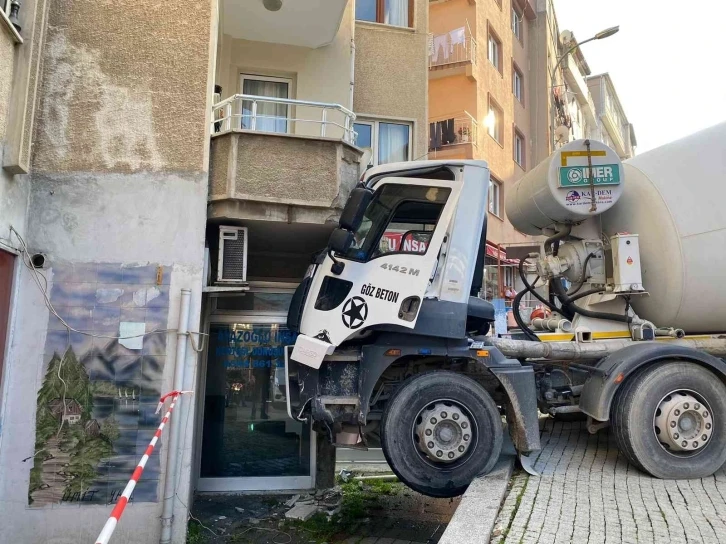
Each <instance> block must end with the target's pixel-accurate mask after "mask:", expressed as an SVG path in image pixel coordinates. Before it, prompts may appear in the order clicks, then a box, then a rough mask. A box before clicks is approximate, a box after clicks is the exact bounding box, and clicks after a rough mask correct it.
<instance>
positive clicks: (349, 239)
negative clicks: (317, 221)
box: [328, 229, 353, 253]
mask: <svg viewBox="0 0 726 544" xmlns="http://www.w3.org/2000/svg"><path fill="white" fill-rule="evenodd" d="M351 245H353V233H352V232H350V231H349V230H345V229H335V230H334V231H333V233H332V234H331V235H330V241H329V242H328V247H329V248H330V249H331V250H332V251H334V252H335V253H345V252H346V251H348V249H349V248H350V246H351Z"/></svg>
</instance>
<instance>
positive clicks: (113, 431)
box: [0, 0, 428, 544]
mask: <svg viewBox="0 0 726 544" xmlns="http://www.w3.org/2000/svg"><path fill="white" fill-rule="evenodd" d="M272 4H274V3H272ZM272 4H271V3H269V2H264V3H263V2H262V1H254V2H252V1H249V2H248V1H245V2H242V1H237V0H203V1H201V2H192V3H180V2H178V1H176V0H153V1H152V0H116V1H114V2H98V1H96V0H73V1H70V0H57V1H55V2H51V1H49V0H23V2H21V3H20V6H19V11H18V13H17V20H13V21H11V20H10V6H11V3H10V2H3V1H2V0H0V161H1V162H0V167H1V168H0V542H6V541H16V542H23V543H29V544H36V543H37V544H41V543H45V542H47V541H48V535H49V534H52V535H53V538H58V539H59V540H60V539H65V541H68V542H92V541H93V539H94V538H95V537H96V536H97V533H98V531H99V530H100V528H101V527H102V525H103V523H104V522H105V520H106V518H107V516H108V513H109V508H108V504H109V503H111V502H113V501H115V500H116V499H117V498H118V497H119V496H120V494H121V492H122V490H123V488H124V485H125V483H126V481H127V480H128V478H129V476H130V475H131V473H132V471H133V469H134V467H135V465H136V463H137V462H138V459H139V458H140V457H141V455H142V454H143V452H144V451H145V449H146V446H147V445H148V443H149V441H150V440H151V438H152V436H153V434H154V431H155V429H156V426H157V425H158V423H159V416H157V415H156V414H155V413H154V412H155V409H156V403H157V402H158V399H159V396H160V395H161V394H162V393H165V392H168V391H170V390H171V389H172V384H173V383H174V374H175V372H176V371H177V370H179V372H180V373H181V371H182V370H181V369H183V373H184V388H185V389H193V390H195V392H196V394H195V395H194V396H193V397H185V398H183V399H182V400H181V401H180V403H179V407H178V409H177V411H175V416H176V417H178V418H179V419H180V421H181V425H182V429H181V431H180V437H181V440H182V443H181V444H180V449H179V450H178V451H175V452H170V451H168V448H167V446H168V443H169V441H168V439H167V437H166V436H165V437H164V438H163V439H162V441H161V442H160V444H159V445H158V446H157V448H156V450H155V451H154V454H153V455H152V457H151V458H150V459H149V462H148V463H147V465H146V469H145V470H144V474H143V477H142V479H141V480H140V481H139V483H138V485H137V487H136V488H135V491H134V494H133V496H132V502H133V503H135V504H143V508H128V509H127V510H126V512H125V514H124V517H123V519H122V522H121V523H120V524H119V525H118V527H117V529H116V533H115V535H114V539H115V540H116V541H118V542H125V543H129V544H146V543H151V542H158V541H159V540H160V538H162V536H163V538H164V539H165V542H170V541H173V542H183V541H184V540H185V533H186V523H185V520H186V519H187V514H188V506H189V505H191V504H192V501H193V492H194V491H195V490H218V491H235V492H236V491H244V490H250V489H276V488H277V489H280V488H285V489H292V488H311V487H314V486H315V485H316V484H320V483H321V479H320V477H319V475H318V473H317V471H318V469H319V468H320V467H321V466H322V467H323V468H325V467H326V466H327V469H328V470H327V471H325V470H322V469H321V470H320V473H321V475H322V474H327V475H332V472H331V471H332V467H331V464H330V463H331V459H332V458H331V457H330V456H329V453H330V452H329V450H328V452H327V454H326V453H324V452H323V453H321V452H322V450H321V449H320V447H321V446H319V445H318V438H317V437H316V436H315V434H314V433H312V432H311V430H310V427H309V426H308V425H304V424H302V423H301V422H297V421H292V420H291V419H289V418H288V417H287V414H286V410H285V398H284V397H285V394H286V391H285V387H284V368H283V365H284V356H283V346H284V345H286V344H290V343H292V342H294V337H293V335H292V334H291V333H290V332H289V331H287V330H286V329H285V316H286V313H287V309H288V305H289V301H290V298H291V296H292V292H293V291H294V289H295V287H296V285H297V284H298V283H299V282H300V281H301V279H302V278H303V276H304V274H305V270H306V268H307V265H308V261H309V258H310V253H312V252H313V251H317V250H319V249H320V248H321V247H323V246H324V245H325V243H326V241H327V238H328V236H329V234H330V232H331V231H332V229H333V227H334V225H335V221H336V219H337V217H338V215H339V214H340V211H341V208H342V206H343V204H344V202H345V200H346V198H347V196H348V194H349V192H350V190H351V189H352V188H353V187H354V186H355V184H356V183H357V180H358V179H359V176H360V173H361V169H362V168H365V167H366V166H368V164H371V165H377V164H384V163H387V162H392V161H407V160H413V159H417V158H422V157H423V156H425V155H426V152H427V134H428V126H427V102H428V95H427V81H428V77H427V63H426V48H427V30H428V2H427V0H387V2H386V5H387V6H388V8H387V9H383V8H382V5H383V3H382V2H376V1H373V0H326V1H325V2H320V1H319V0H294V1H293V0H282V5H281V7H280V9H279V10H276V11H275V10H271V9H268V7H269V6H271V5H272ZM13 5H14V6H16V7H17V4H16V3H13ZM13 23H15V24H13ZM16 25H17V26H16ZM390 66H396V67H397V68H396V70H391V69H390ZM3 83H4V84H3ZM215 86H216V90H217V91H218V92H217V95H216V96H215ZM366 152H367V153H366ZM221 227H229V228H231V229H237V232H238V233H240V232H245V233H246V234H245V235H244V236H242V237H240V238H239V239H237V240H235V242H237V243H236V245H234V244H233V245H234V248H236V249H237V250H238V251H244V253H238V257H240V259H239V260H238V261H235V260H233V261H231V262H230V266H231V267H232V269H234V271H235V274H239V275H238V276H235V277H233V278H231V280H232V281H231V282H229V280H230V278H227V277H225V270H224V263H223V265H222V267H221V268H222V269H221V270H218V268H219V267H218V262H220V261H224V259H222V255H220V249H222V248H221V247H220V233H221V232H222V229H221ZM242 229H244V230H242ZM26 247H27V249H28V252H29V254H31V255H32V254H38V255H39V259H41V258H42V261H43V262H42V265H40V264H39V268H38V269H36V270H31V269H29V268H27V267H25V266H23V262H24V260H25V262H27V260H28V259H27V257H28V256H27V255H26V256H23V252H24V251H25V248H26ZM205 253H206V256H205ZM229 255H231V254H230V253H228V256H229ZM242 257H244V258H242ZM38 262H40V261H38ZM205 262H206V266H205ZM237 265H239V266H237ZM236 266H237V268H235V267H236ZM41 276H42V277H41ZM183 288H184V289H191V291H192V297H191V310H190V320H189V329H190V330H191V331H200V332H204V333H210V336H209V339H208V340H209V341H208V342H204V343H203V344H202V348H203V352H202V353H201V354H200V355H197V352H196V351H194V349H192V348H195V347H196V348H198V347H199V345H200V342H199V337H198V336H196V337H194V341H195V344H194V345H192V343H191V342H189V345H188V346H187V347H188V349H187V356H186V359H184V360H183V361H177V360H176V345H177V340H178V338H177V335H176V334H175V333H174V332H173V331H174V329H176V328H177V326H178V323H179V313H180V301H181V290H182V289H183ZM46 297H47V299H46ZM11 300H12V304H11ZM49 306H52V310H51V308H49ZM56 313H57V314H58V315H59V316H61V318H62V319H63V321H61V320H59V319H58V318H57V317H56V315H55V314H56ZM64 322H65V323H67V324H68V325H70V327H72V328H73V330H69V329H68V328H66V326H65V324H64ZM79 331H80V332H79ZM122 331H140V332H135V333H134V334H132V336H133V335H137V334H141V335H142V336H141V337H138V336H137V337H136V338H135V339H134V340H131V339H128V341H127V340H123V341H118V340H116V339H114V337H116V336H122V335H123V334H122ZM155 331H156V332H155ZM158 331H170V332H158ZM125 334H129V333H128V332H126V333H125ZM39 376H41V377H42V379H38V377H39ZM59 399H60V400H61V401H62V399H65V401H66V402H65V403H62V402H60V403H59V402H58V400H59ZM60 423H63V424H62V425H61V424H60ZM172 426H173V425H172ZM253 430H254V432H253ZM231 438H233V439H234V440H231ZM326 455H328V456H327V457H326ZM24 459H28V460H27V461H26V462H25V463H24V462H23V460H24ZM30 459H32V461H30ZM170 459H172V460H173V459H178V461H179V463H178V464H177V466H178V467H181V468H180V471H179V473H178V474H179V476H178V481H177V483H176V485H177V487H176V490H175V494H174V495H165V494H164V487H165V484H166V481H165V477H164V476H165V473H166V472H165V471H166V469H167V467H168V462H169V460H170ZM326 463H327V464H326ZM326 477H327V476H326ZM322 483H324V482H322ZM165 496H168V497H170V500H167V501H166V505H167V507H169V508H170V510H169V509H167V510H166V513H165V510H164V497H165ZM174 497H176V498H178V499H179V500H175V499H174ZM59 506H62V508H59ZM71 508H73V509H72V510H71ZM71 512H72V514H71ZM170 512H171V514H170ZM160 518H164V519H163V520H162V519H160ZM169 528H171V529H169ZM169 531H170V532H169Z"/></svg>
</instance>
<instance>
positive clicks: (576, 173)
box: [567, 168, 582, 183]
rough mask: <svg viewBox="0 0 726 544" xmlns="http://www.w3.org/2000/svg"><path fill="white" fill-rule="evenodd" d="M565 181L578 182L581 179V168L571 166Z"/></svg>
mask: <svg viewBox="0 0 726 544" xmlns="http://www.w3.org/2000/svg"><path fill="white" fill-rule="evenodd" d="M567 181H569V182H570V183H580V182H581V181H582V170H580V169H579V168H573V169H571V170H570V171H569V172H567Z"/></svg>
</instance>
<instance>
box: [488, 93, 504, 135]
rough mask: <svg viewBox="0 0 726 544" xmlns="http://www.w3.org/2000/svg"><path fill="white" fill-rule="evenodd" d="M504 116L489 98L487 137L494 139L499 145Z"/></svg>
mask: <svg viewBox="0 0 726 544" xmlns="http://www.w3.org/2000/svg"><path fill="white" fill-rule="evenodd" d="M503 117H504V114H503V113H502V110H501V108H500V107H499V106H498V105H497V104H496V103H495V102H494V100H492V99H491V97H490V98H489V113H488V114H487V118H486V126H487V132H488V133H489V136H491V137H492V138H494V139H495V140H496V141H497V142H499V144H500V145H501V143H502V122H503Z"/></svg>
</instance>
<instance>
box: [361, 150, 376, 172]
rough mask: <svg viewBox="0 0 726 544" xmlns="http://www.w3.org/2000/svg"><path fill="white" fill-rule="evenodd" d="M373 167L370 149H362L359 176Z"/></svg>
mask: <svg viewBox="0 0 726 544" xmlns="http://www.w3.org/2000/svg"><path fill="white" fill-rule="evenodd" d="M371 166H373V150H372V149H371V148H370V147H364V148H363V155H362V156H361V158H360V168H359V169H360V175H363V172H365V171H366V170H368V169H369V168H370V167H371Z"/></svg>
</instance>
